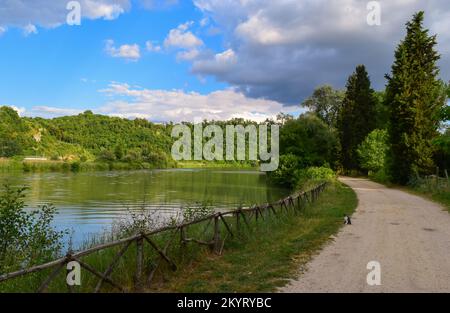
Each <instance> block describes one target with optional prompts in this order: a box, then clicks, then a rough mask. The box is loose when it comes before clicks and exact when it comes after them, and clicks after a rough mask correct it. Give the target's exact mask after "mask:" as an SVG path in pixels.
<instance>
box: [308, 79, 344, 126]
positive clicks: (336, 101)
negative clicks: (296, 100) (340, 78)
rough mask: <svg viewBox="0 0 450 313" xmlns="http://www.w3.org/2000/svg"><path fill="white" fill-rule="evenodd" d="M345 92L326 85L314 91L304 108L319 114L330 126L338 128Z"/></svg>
mask: <svg viewBox="0 0 450 313" xmlns="http://www.w3.org/2000/svg"><path fill="white" fill-rule="evenodd" d="M344 95H345V94H344V92H343V91H340V90H335V89H334V88H333V87H332V86H329V85H325V86H321V87H319V88H317V89H316V90H314V93H313V94H312V96H311V97H309V98H308V99H306V100H305V101H304V102H303V103H302V106H304V107H306V108H309V109H310V110H311V111H313V112H314V113H316V114H317V116H319V117H320V118H321V119H322V120H323V121H324V122H325V123H326V124H327V125H328V126H330V127H337V121H338V115H339V112H340V111H341V108H342V102H343V100H344Z"/></svg>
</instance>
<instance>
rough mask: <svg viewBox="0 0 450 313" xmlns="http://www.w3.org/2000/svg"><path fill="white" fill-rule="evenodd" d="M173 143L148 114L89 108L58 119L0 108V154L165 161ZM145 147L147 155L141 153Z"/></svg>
mask: <svg viewBox="0 0 450 313" xmlns="http://www.w3.org/2000/svg"><path fill="white" fill-rule="evenodd" d="M171 145H172V138H171V137H170V133H169V132H168V129H167V127H166V126H163V125H156V124H153V123H150V122H148V121H147V120H143V119H136V120H128V119H121V118H117V117H108V116H102V115H95V114H93V113H92V112H90V111H86V112H85V113H83V114H80V115H77V116H66V117H59V118H55V119H43V118H20V117H19V115H18V114H17V112H16V111H14V110H13V109H12V108H8V107H1V108H0V157H2V156H3V157H12V156H17V155H39V156H46V157H48V158H51V159H53V160H59V159H63V160H65V161H68V162H72V161H81V162H86V161H89V160H95V159H97V160H99V161H104V162H114V161H123V160H124V159H125V158H127V157H128V158H127V160H130V161H131V162H138V161H141V160H142V159H145V160H146V162H150V163H151V162H153V160H156V162H157V163H158V164H161V163H165V162H166V160H168V159H169V152H170V147H171ZM144 150H145V153H146V155H143V154H141V152H142V153H143V152H144ZM156 153H157V154H159V155H158V156H156V155H155V154H156ZM150 165H151V166H156V164H150ZM75 166H77V165H75Z"/></svg>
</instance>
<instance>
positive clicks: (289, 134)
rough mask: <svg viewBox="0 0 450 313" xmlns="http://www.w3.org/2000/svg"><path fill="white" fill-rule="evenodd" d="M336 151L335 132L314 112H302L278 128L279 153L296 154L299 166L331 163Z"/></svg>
mask: <svg viewBox="0 0 450 313" xmlns="http://www.w3.org/2000/svg"><path fill="white" fill-rule="evenodd" d="M336 153H337V138H336V134H335V132H334V131H333V130H332V129H331V128H330V127H328V125H327V124H325V122H323V121H322V120H321V119H320V118H318V117H317V116H316V115H315V114H312V113H307V114H303V115H301V116H300V117H299V118H298V119H295V120H290V121H288V122H286V124H285V125H284V126H283V127H282V128H281V130H280V154H281V155H284V154H292V155H294V156H296V157H297V159H298V167H299V168H304V167H310V166H322V165H323V164H325V163H328V164H333V163H334V161H335V159H336Z"/></svg>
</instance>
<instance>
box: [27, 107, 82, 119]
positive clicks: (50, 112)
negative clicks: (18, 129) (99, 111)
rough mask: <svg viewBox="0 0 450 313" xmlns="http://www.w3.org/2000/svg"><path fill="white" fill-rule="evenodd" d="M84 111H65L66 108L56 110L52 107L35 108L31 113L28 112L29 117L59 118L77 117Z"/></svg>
mask: <svg viewBox="0 0 450 313" xmlns="http://www.w3.org/2000/svg"><path fill="white" fill-rule="evenodd" d="M82 112H83V111H82V110H77V109H65V108H56V107H50V106H35V107H33V108H32V109H31V111H30V112H27V113H28V114H27V115H30V116H39V117H43V118H54V117H58V116H67V115H77V114H80V113H82Z"/></svg>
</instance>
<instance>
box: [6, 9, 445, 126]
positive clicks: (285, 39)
mask: <svg viewBox="0 0 450 313" xmlns="http://www.w3.org/2000/svg"><path fill="white" fill-rule="evenodd" d="M68 2H69V1H65V0H58V1H54V0H0V9H1V10H0V68H1V69H2V70H1V75H0V105H11V106H15V107H17V108H19V109H20V110H21V111H22V114H24V115H32V116H36V115H38V116H45V117H52V116H58V115H65V114H77V113H78V112H80V111H83V110H86V109H91V110H94V111H95V112H98V113H102V114H110V115H117V116H122V117H130V118H132V117H144V118H148V119H150V120H153V121H168V120H174V121H177V120H187V119H188V120H192V119H195V118H209V119H213V118H214V119H227V118H231V117H245V118H251V119H255V120H262V119H265V118H266V117H272V116H274V115H276V114H277V113H278V112H280V111H284V112H288V113H294V114H298V113H299V111H300V107H299V104H300V103H301V101H302V100H303V99H304V98H305V97H307V96H308V95H310V94H311V93H312V91H313V89H314V88H315V87H316V86H318V85H322V84H331V85H333V86H335V87H336V88H342V87H344V86H345V81H346V79H347V77H348V75H350V74H351V72H352V71H353V70H354V68H355V66H356V65H358V64H361V63H363V64H366V66H367V67H368V69H369V73H370V75H371V78H372V81H373V85H374V87H375V88H376V89H381V88H383V87H384V84H385V81H384V74H385V73H388V72H389V70H390V66H391V64H392V61H393V53H394V48H395V46H396V45H397V43H398V42H399V40H400V39H401V38H402V37H403V36H404V23H405V22H406V21H407V20H408V19H410V17H411V15H412V14H413V13H414V12H416V11H418V10H425V11H426V14H427V12H429V14H427V15H426V26H427V27H429V28H430V31H431V32H433V33H435V34H437V35H438V41H439V50H440V52H441V54H442V56H443V57H442V60H441V68H442V78H443V79H444V80H446V81H448V80H449V79H450V77H449V76H450V75H449V74H450V59H449V54H450V35H449V34H448V29H449V27H450V22H449V21H450V5H449V4H448V3H447V1H444V0H430V1H428V2H426V3H423V2H422V1H419V0H417V1H416V0H409V1H403V0H394V1H380V3H381V9H382V11H381V13H382V19H381V21H382V23H381V25H379V26H376V27H373V26H370V25H368V24H367V20H366V16H367V14H368V10H367V7H366V5H367V3H368V1H364V0H342V1H334V0H316V1H312V0H284V1H269V0H248V1H239V0H193V1H191V0H178V1H177V0H79V3H80V5H81V14H82V20H81V25H80V26H69V25H67V24H66V22H65V21H66V16H67V14H68V12H69V11H68V10H67V9H66V5H67V3H68Z"/></svg>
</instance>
